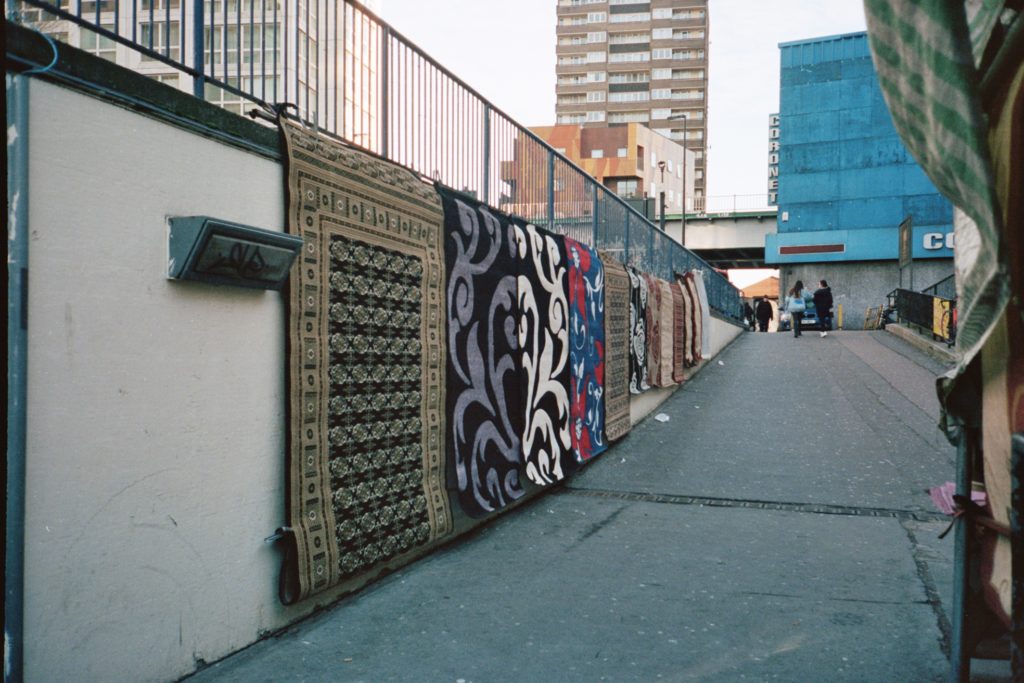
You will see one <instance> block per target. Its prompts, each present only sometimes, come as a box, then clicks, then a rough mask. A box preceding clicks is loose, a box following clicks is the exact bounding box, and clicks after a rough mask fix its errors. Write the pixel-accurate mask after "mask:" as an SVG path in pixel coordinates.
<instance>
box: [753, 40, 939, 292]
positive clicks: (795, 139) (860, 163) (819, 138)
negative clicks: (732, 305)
mask: <svg viewBox="0 0 1024 683" xmlns="http://www.w3.org/2000/svg"><path fill="white" fill-rule="evenodd" d="M779 47H780V50H781V59H782V68H781V84H780V97H779V122H778V123H779V128H780V130H779V137H778V140H779V157H778V162H779V163H778V206H779V214H778V216H779V218H778V233H777V234H776V235H771V236H769V237H768V238H767V240H766V244H765V260H766V262H767V263H768V264H771V265H775V266H778V267H784V266H785V265H786V264H811V263H814V264H821V265H824V264H836V265H838V264H842V263H849V264H852V263H855V262H860V263H863V262H870V261H874V262H892V263H891V264H890V265H891V266H892V267H893V268H898V266H897V259H898V258H899V227H898V226H899V224H900V223H901V222H902V221H903V220H904V219H905V218H906V217H908V216H909V217H910V218H911V220H912V224H913V257H914V259H915V260H921V259H947V260H949V259H952V256H953V251H952V247H953V242H952V232H953V227H952V207H951V205H950V203H949V202H948V201H947V200H946V199H945V198H944V197H943V196H942V195H940V194H939V192H938V190H936V189H935V186H934V185H933V184H932V183H931V181H930V180H929V179H928V177H927V176H926V175H925V174H924V172H923V171H922V170H921V168H920V166H918V164H917V163H916V162H915V161H914V159H913V157H912V156H911V155H910V153H909V152H908V151H907V150H906V148H905V147H904V146H903V143H902V142H901V141H900V138H899V135H898V134H897V133H896V129H895V128H894V127H893V124H892V119H891V118H890V116H889V111H888V109H887V108H886V105H885V101H884V100H883V98H882V91H881V89H880V88H879V85H878V77H877V75H876V73H875V68H874V65H873V64H872V61H871V53H870V50H869V47H868V40H867V34H866V33H852V34H846V35H840V36H828V37H824V38H814V39H810V40H802V41H796V42H789V43H782V44H781V45H780V46H779ZM877 265H883V264H877ZM932 265H933V266H940V265H943V264H940V263H934V264H932ZM943 267H947V268H948V269H949V270H950V271H951V270H952V265H951V262H950V263H948V264H946V265H944V266H943ZM798 270H799V271H804V270H805V269H803V268H801V269H798ZM829 270H830V269H823V268H818V269H817V270H816V271H815V272H816V273H825V272H828V271H829ZM932 270H934V268H933V269H932ZM798 276H799V274H798ZM823 276H824V275H822V277H823ZM884 279H885V280H886V281H889V280H891V278H889V277H886V278H884ZM783 280H785V278H783ZM811 281H812V282H814V281H816V279H812V280H811ZM897 284H898V283H897ZM918 284H920V285H922V286H923V285H928V284H932V283H931V282H925V281H920V282H919V283H918Z"/></svg>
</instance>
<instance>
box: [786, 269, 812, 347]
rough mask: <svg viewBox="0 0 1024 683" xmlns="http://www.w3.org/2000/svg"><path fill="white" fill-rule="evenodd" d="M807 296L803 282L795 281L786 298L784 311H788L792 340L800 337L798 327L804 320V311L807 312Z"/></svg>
mask: <svg viewBox="0 0 1024 683" xmlns="http://www.w3.org/2000/svg"><path fill="white" fill-rule="evenodd" d="M808 296H809V295H808V293H807V290H805V289H804V283H803V280H797V281H796V284H795V285H793V289H791V290H789V296H787V297H786V310H787V311H789V315H790V320H791V321H792V323H791V324H792V325H793V337H794V338H796V337H799V336H800V325H801V324H802V323H803V320H804V311H806V310H807V298H808Z"/></svg>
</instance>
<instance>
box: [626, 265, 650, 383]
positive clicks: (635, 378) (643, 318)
mask: <svg viewBox="0 0 1024 683" xmlns="http://www.w3.org/2000/svg"><path fill="white" fill-rule="evenodd" d="M626 272H627V273H628V274H629V330H630V332H629V392H630V393H631V394H639V393H642V392H644V391H647V390H648V389H650V388H651V385H650V384H648V383H647V280H645V279H644V276H643V274H642V273H641V272H640V271H638V270H637V269H636V268H633V267H631V266H627V267H626Z"/></svg>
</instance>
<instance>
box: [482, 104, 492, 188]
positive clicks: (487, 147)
mask: <svg viewBox="0 0 1024 683" xmlns="http://www.w3.org/2000/svg"><path fill="white" fill-rule="evenodd" d="M483 200H484V204H490V203H491V105H489V104H487V103H486V102H485V103H484V191H483Z"/></svg>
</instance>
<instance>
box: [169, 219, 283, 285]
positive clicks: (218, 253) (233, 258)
mask: <svg viewBox="0 0 1024 683" xmlns="http://www.w3.org/2000/svg"><path fill="white" fill-rule="evenodd" d="M170 223H171V226H170V228H171V229H170V236H169V238H168V256H169V259H168V263H167V277H169V278H172V279H176V280H197V281H199V282H207V283H210V284H217V285H234V286H236V287H250V288H253V289H277V290H279V289H281V288H282V287H283V286H284V283H285V282H286V281H287V279H288V271H289V269H291V267H292V263H294V262H295V257H296V256H298V254H299V251H300V250H301V249H302V238H301V237H296V236H294V235H286V234H284V233H280V232H273V231H270V230H264V229H262V228H253V227H251V226H248V225H239V224H238V223H231V222H229V221H223V220H220V219H217V218H210V217H209V216H175V217H173V218H171V219H170Z"/></svg>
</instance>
